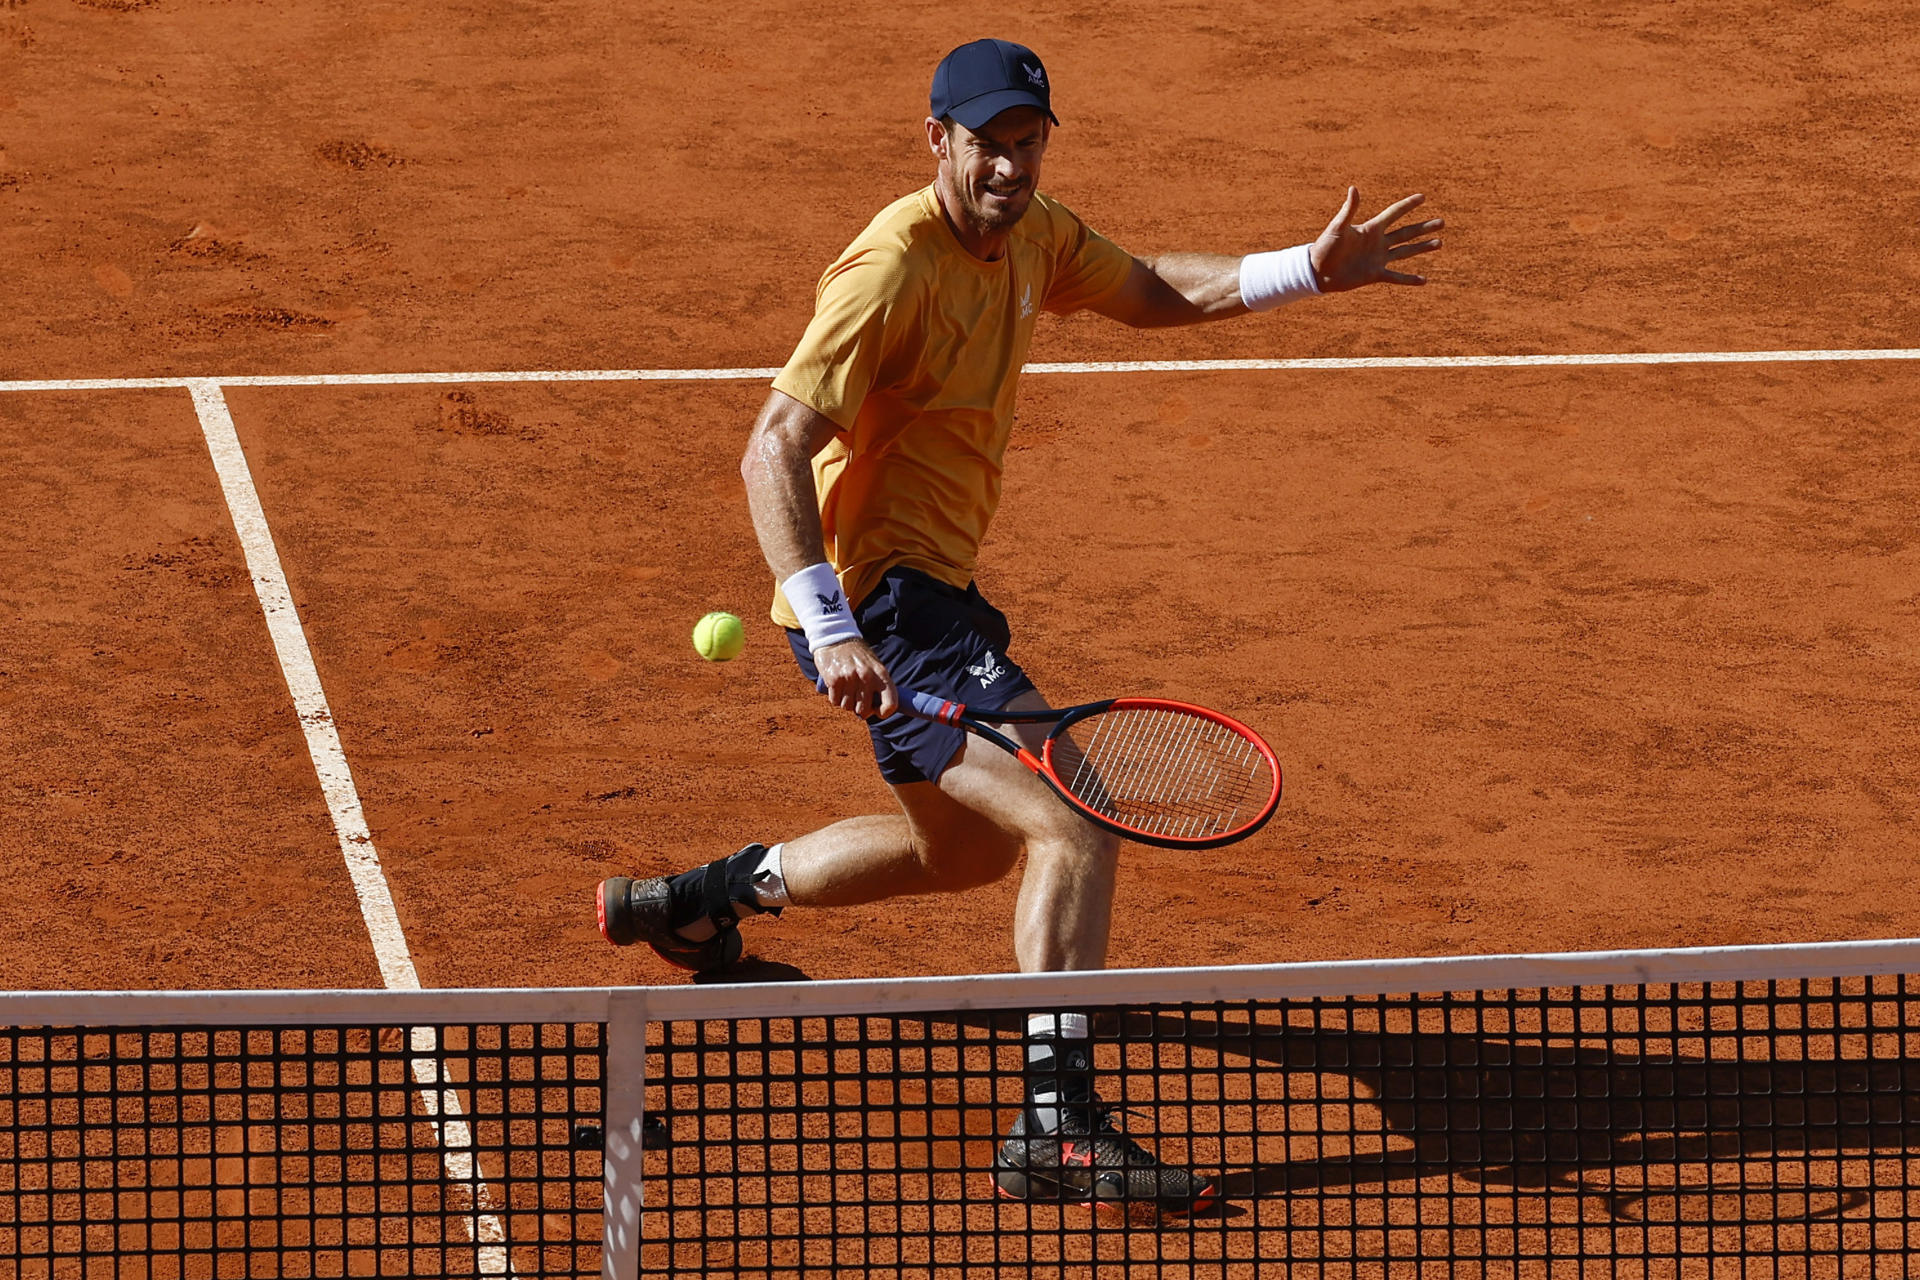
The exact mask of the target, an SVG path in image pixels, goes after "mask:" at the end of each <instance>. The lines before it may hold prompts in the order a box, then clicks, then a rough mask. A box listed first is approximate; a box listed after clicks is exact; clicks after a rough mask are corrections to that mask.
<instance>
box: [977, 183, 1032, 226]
mask: <svg viewBox="0 0 1920 1280" xmlns="http://www.w3.org/2000/svg"><path fill="white" fill-rule="evenodd" d="M1021 194H1022V196H1023V197H1024V199H1022V200H1020V201H1019V202H1018V203H1017V204H1016V203H1012V202H1009V203H1006V204H999V203H997V202H996V203H993V204H989V203H988V201H987V199H986V197H985V196H984V195H981V196H979V197H975V198H971V199H968V200H967V201H966V215H967V221H968V222H970V223H972V224H973V229H974V230H975V231H979V232H983V233H986V234H989V235H991V234H995V233H998V232H1002V231H1008V230H1011V229H1012V228H1013V227H1014V226H1015V225H1016V224H1018V223H1019V221H1020V219H1022V218H1024V217H1026V215H1027V210H1028V209H1029V208H1031V207H1032V206H1033V188H1032V187H1027V188H1025V189H1024V190H1023V191H1022V192H1021Z"/></svg>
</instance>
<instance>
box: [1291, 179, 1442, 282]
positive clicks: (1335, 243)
mask: <svg viewBox="0 0 1920 1280" xmlns="http://www.w3.org/2000/svg"><path fill="white" fill-rule="evenodd" d="M1426 201H1427V198H1426V197H1425V196H1418V195H1416V196H1408V197H1406V198H1405V199H1404V200H1396V201H1394V202H1393V203H1392V204H1390V205H1388V206H1387V207H1386V208H1385V209H1383V210H1381V211H1380V213H1379V214H1378V215H1376V216H1375V217H1372V218H1369V219H1368V220H1367V221H1365V222H1362V223H1360V224H1359V225H1358V226H1355V225H1353V215H1354V214H1356V213H1358V212H1359V211H1360V188H1358V187H1348V188H1347V202H1346V203H1345V204H1343V205H1341V206H1340V212H1339V213H1336V214H1335V215H1334V216H1333V221H1332V222H1329V223H1328V224H1327V229H1326V230H1325V231H1322V232H1321V233H1320V238H1319V239H1318V240H1315V241H1314V242H1313V247H1312V248H1311V249H1310V250H1309V251H1308V254H1309V257H1310V258H1311V259H1312V262H1313V276H1314V282H1315V283H1316V284H1318V285H1319V286H1320V292H1322V293H1345V292H1346V291H1347V290H1349V289H1358V288H1360V287H1361V286H1362V285H1369V284H1380V283H1382V282H1384V283H1387V284H1425V283H1426V282H1427V278H1426V277H1425V276H1418V275H1413V274H1411V273H1409V272H1405V271H1395V270H1393V269H1392V268H1391V267H1389V266H1388V264H1389V263H1393V262H1398V261H1400V260H1401V259H1402V258H1411V257H1413V256H1414V255H1415V254H1421V253H1432V252H1433V251H1434V250H1435V249H1438V248H1439V247H1440V241H1439V240H1438V239H1437V238H1435V239H1430V240H1422V239H1420V237H1421V236H1424V235H1427V234H1429V233H1430V232H1434V231H1438V230H1439V229H1440V228H1441V227H1442V226H1443V225H1444V224H1443V223H1442V222H1441V220H1440V219H1439V218H1433V219H1430V220H1428V221H1426V222H1416V223H1413V224H1411V225H1409V226H1405V227H1395V226H1394V225H1393V224H1394V223H1396V222H1398V221H1399V220H1400V219H1402V218H1404V217H1406V216H1407V214H1409V213H1411V212H1412V211H1413V210H1415V209H1417V208H1419V207H1420V206H1421V205H1423V204H1425V203H1426Z"/></svg>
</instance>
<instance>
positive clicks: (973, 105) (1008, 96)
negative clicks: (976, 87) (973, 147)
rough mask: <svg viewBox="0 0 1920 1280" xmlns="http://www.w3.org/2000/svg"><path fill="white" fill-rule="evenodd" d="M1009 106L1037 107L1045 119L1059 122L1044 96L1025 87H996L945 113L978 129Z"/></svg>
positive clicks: (970, 127) (968, 126)
mask: <svg viewBox="0 0 1920 1280" xmlns="http://www.w3.org/2000/svg"><path fill="white" fill-rule="evenodd" d="M1009 107H1038V108H1040V110H1041V111H1043V112H1045V113H1046V117H1047V119H1049V120H1051V121H1053V122H1054V123H1055V124H1059V123H1060V117H1058V116H1056V115H1054V114H1053V108H1052V107H1049V106H1048V105H1047V100H1046V99H1045V98H1043V97H1041V96H1040V95H1039V94H1037V93H1028V92H1027V91H1026V90H1025V89H996V90H995V91H994V92H992V93H983V94H981V95H980V96H979V97H977V98H969V99H968V100H967V101H965V102H962V103H960V104H959V105H958V106H956V107H954V108H953V109H952V110H950V111H948V112H947V114H948V115H950V116H952V117H953V118H954V119H955V120H958V121H959V122H960V123H961V124H963V125H965V126H967V128H969V129H978V128H979V127H980V126H981V125H983V124H985V123H986V122H987V121H989V120H991V119H993V118H994V117H995V116H997V115H999V114H1000V113H1001V112H1002V111H1005V110H1007V108H1009Z"/></svg>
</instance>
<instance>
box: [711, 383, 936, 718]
mask: <svg viewBox="0 0 1920 1280" xmlns="http://www.w3.org/2000/svg"><path fill="white" fill-rule="evenodd" d="M839 429H840V428H839V427H837V426H835V425H834V422H833V419H831V418H829V417H827V416H826V415H824V414H822V413H820V412H818V411H816V410H815V409H813V408H812V407H811V406H809V405H805V404H802V403H800V401H798V400H795V399H794V398H793V397H792V396H789V395H786V394H784V393H783V392H779V391H772V392H769V393H768V394H767V403H766V404H765V406H763V407H762V408H761V410H760V417H759V418H758V419H757V420H755V422H754V424H753V433H752V434H751V435H750V436H748V437H747V451H746V453H745V454H744V455H743V456H742V457H741V459H740V478H741V479H742V480H744V481H745V482H746V486H747V508H748V510H750V511H751V512H752V513H753V531H754V534H755V536H757V537H758V538H759V539H760V553H761V554H762V555H764V556H765V557H766V558H767V567H768V568H770V569H772V570H773V576H774V579H775V580H776V581H778V582H785V581H786V580H787V579H788V578H791V577H792V576H793V575H794V574H796V573H798V572H800V571H801V570H802V569H805V568H807V567H809V566H811V565H816V564H823V563H825V562H826V559H827V544H826V539H825V537H824V536H823V535H822V533H821V530H820V497H819V491H818V490H816V489H815V488H814V484H813V455H814V454H816V453H818V452H820V450H821V449H823V448H825V447H826V444H827V441H829V440H831V439H832V438H833V436H834V434H835V433H836V432H837V431H839ZM850 605H851V602H850ZM813 661H814V666H815V667H816V668H818V670H819V672H820V681H821V683H822V684H823V685H825V686H826V688H825V690H824V692H825V693H826V695H827V700H828V701H830V702H832V703H833V705H835V706H836V707H844V708H845V709H847V710H848V711H851V712H853V713H854V714H855V715H859V716H863V717H864V716H869V715H881V716H890V715H892V714H893V713H894V711H895V710H896V709H897V707H898V705H899V699H898V696H897V693H896V691H895V689H894V687H893V679H892V677H890V676H889V675H888V674H887V668H886V666H885V664H884V663H882V662H881V661H880V659H879V658H877V657H875V656H874V653H873V650H871V649H869V648H868V647H867V643H866V641H864V640H847V641H843V642H841V643H839V644H824V645H821V646H820V647H819V648H817V649H815V650H814V653H813Z"/></svg>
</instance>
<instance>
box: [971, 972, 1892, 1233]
mask: <svg viewBox="0 0 1920 1280" xmlns="http://www.w3.org/2000/svg"><path fill="white" fill-rule="evenodd" d="M1116 1012H1117V1013H1118V1016H1117V1017H1116V1016H1115V1013H1113V1012H1109V1013H1104V1014H1097V1015H1096V1035H1098V1033H1099V1030H1100V1029H1101V1024H1102V1023H1105V1030H1106V1031H1107V1033H1108V1038H1112V1039H1116V1040H1118V1041H1119V1042H1121V1043H1122V1044H1123V1045H1128V1044H1132V1045H1138V1044H1143V1043H1144V1044H1152V1045H1155V1046H1158V1048H1157V1049H1156V1056H1162V1057H1164V1056H1168V1055H1169V1054H1170V1051H1171V1056H1176V1057H1184V1058H1186V1060H1187V1061H1188V1062H1190V1063H1191V1064H1192V1066H1193V1069H1194V1071H1195V1073H1196V1074H1197V1075H1199V1076H1207V1075H1211V1074H1212V1073H1213V1072H1214V1071H1215V1070H1216V1069H1218V1068H1224V1069H1225V1070H1226V1071H1227V1072H1228V1073H1230V1074H1231V1073H1233V1072H1234V1071H1235V1069H1236V1063H1237V1062H1238V1063H1245V1062H1252V1063H1259V1064H1262V1065H1263V1066H1264V1067H1267V1068H1271V1069H1273V1070H1274V1071H1276V1072H1279V1073H1282V1074H1283V1075H1284V1077H1285V1078H1286V1079H1288V1080H1290V1081H1295V1082H1297V1083H1295V1084H1292V1085H1289V1086H1287V1087H1283V1088H1280V1089H1278V1090H1276V1091H1274V1093H1273V1094H1272V1095H1270V1096H1269V1095H1267V1094H1265V1093H1262V1095H1261V1100H1260V1101H1258V1102H1257V1103H1246V1102H1242V1103H1238V1104H1235V1103H1232V1102H1229V1103H1227V1104H1226V1105H1227V1106H1229V1107H1234V1106H1239V1107H1246V1106H1249V1105H1251V1106H1253V1107H1254V1108H1255V1110H1256V1114H1257V1115H1259V1116H1270V1117H1273V1118H1275V1119H1280V1118H1283V1117H1284V1121H1285V1123H1287V1124H1289V1125H1291V1126H1293V1127H1292V1128H1291V1129H1288V1128H1283V1127H1275V1128H1267V1127H1266V1126H1261V1128H1262V1132H1263V1134H1264V1135H1266V1136H1271V1137H1273V1138H1277V1139H1284V1138H1286V1137H1289V1136H1291V1137H1293V1138H1295V1139H1303V1138H1304V1139H1308V1140H1310V1142H1312V1143H1313V1144H1314V1145H1320V1144H1323V1143H1325V1142H1326V1141H1327V1140H1328V1139H1331V1140H1332V1141H1333V1142H1334V1143H1337V1144H1339V1145H1341V1146H1347V1145H1349V1143H1350V1142H1351V1140H1352V1139H1356V1138H1357V1139H1360V1142H1358V1143H1357V1144H1354V1145H1360V1146H1362V1147H1368V1148H1372V1149H1371V1150H1366V1151H1362V1152H1351V1151H1347V1152H1342V1153H1339V1154H1331V1155H1321V1156H1318V1157H1313V1158H1305V1159H1296V1158H1289V1159H1287V1160H1285V1161H1281V1162H1276V1163H1263V1164H1254V1165H1250V1166H1242V1167H1238V1168H1231V1169H1226V1170H1222V1171H1221V1172H1222V1179H1221V1182H1220V1190H1221V1194H1222V1198H1223V1201H1227V1202H1230V1201H1233V1200H1243V1201H1244V1200H1247V1199H1252V1198H1256V1197H1263V1196H1280V1195H1293V1194H1299V1193H1303V1192H1307V1193H1312V1192H1329V1191H1342V1190H1345V1191H1354V1192H1364V1191H1366V1190H1369V1189H1375V1190H1380V1189H1385V1188H1388V1187H1391V1186H1394V1185H1396V1184H1411V1183H1414V1182H1417V1181H1419V1180H1420V1179H1423V1178H1430V1177H1433V1176H1436V1175H1450V1176H1456V1177H1459V1178H1463V1179H1466V1180H1469V1181H1473V1182H1478V1183H1480V1184H1482V1185H1484V1186H1488V1187H1500V1188H1507V1189H1510V1190H1512V1191H1516V1192H1543V1191H1548V1190H1551V1189H1561V1190H1565V1189H1576V1190H1585V1189H1587V1188H1588V1183H1587V1181H1586V1180H1587V1179H1588V1178H1590V1177H1592V1176H1593V1175H1594V1174H1595V1173H1597V1172H1598V1171H1602V1170H1616V1169H1626V1170H1628V1171H1630V1173H1631V1174H1632V1175H1633V1176H1630V1177H1629V1178H1627V1179H1626V1180H1625V1181H1626V1182H1627V1183H1628V1184H1629V1185H1628V1186H1627V1188H1626V1189H1624V1190H1622V1191H1619V1192H1615V1191H1613V1190H1612V1179H1607V1180H1605V1185H1602V1186H1595V1187H1593V1188H1592V1190H1593V1191H1594V1192H1595V1193H1596V1194H1601V1195H1605V1196H1606V1197H1607V1198H1608V1199H1609V1201H1610V1202H1611V1208H1612V1211H1613V1216H1614V1217H1615V1218H1616V1219H1620V1220H1631V1219H1633V1218H1635V1217H1636V1216H1637V1215H1638V1214H1639V1213H1640V1212H1642V1209H1643V1206H1642V1204H1641V1202H1642V1201H1644V1200H1646V1198H1647V1197H1648V1195H1650V1194H1652V1193H1653V1192H1654V1191H1656V1190H1658V1189H1657V1188H1654V1187H1649V1186H1645V1185H1644V1183H1645V1179H1646V1171H1647V1170H1648V1169H1649V1168H1650V1167H1651V1168H1659V1167H1661V1166H1666V1167H1669V1168H1671V1167H1674V1166H1685V1165H1696V1166H1697V1165H1704V1164H1706V1163H1709V1162H1715V1161H1739V1160H1749V1159H1755V1158H1760V1157H1791V1158H1796V1159H1802V1160H1804V1159H1820V1158H1848V1159H1866V1158H1868V1157H1874V1156H1881V1155H1887V1154H1893V1153H1899V1154H1903V1155H1911V1154H1920V1062H1917V1061H1909V1060H1903V1059H1896V1058H1891V1057H1879V1058H1860V1059H1852V1058H1850V1059H1844V1060H1838V1061H1821V1060H1805V1061H1802V1060H1788V1059H1784V1058H1779V1059H1777V1058H1771V1057H1765V1056H1760V1050H1759V1049H1758V1048H1757V1046H1758V1045H1759V1044H1763V1043H1765V1042H1767V1040H1768V1038H1769V1036H1770V1034H1771V1033H1758V1034H1754V1035H1751V1036H1748V1037H1743V1036H1741V1035H1739V1034H1738V1033H1733V1032H1724V1033H1715V1039H1716V1041H1717V1042H1718V1043H1720V1044H1723V1045H1724V1044H1726V1043H1728V1041H1729V1039H1731V1040H1732V1041H1733V1042H1734V1043H1737V1044H1740V1045H1741V1046H1742V1047H1743V1050H1744V1056H1742V1057H1740V1058H1737V1059H1736V1058H1707V1057H1696V1056H1689V1055H1686V1054H1668V1053H1659V1052H1654V1053H1626V1052H1620V1051H1617V1050H1614V1049H1610V1048H1607V1047H1605V1046H1603V1045H1601V1044H1597V1043H1595V1041H1599V1040H1604V1039H1606V1038H1607V1036H1606V1033H1604V1032H1602V1033H1597V1034H1594V1035H1592V1036H1587V1035H1582V1036H1581V1037H1579V1038H1578V1040H1577V1041H1576V1042H1573V1043H1568V1042H1567V1041H1568V1040H1571V1039H1573V1038H1572V1037H1569V1036H1565V1035H1561V1034H1556V1035H1554V1036H1552V1037H1548V1038H1545V1040H1546V1042H1543V1038H1542V1037H1539V1036H1537V1035H1535V1036H1528V1035H1524V1034H1518V1035H1513V1036H1507V1035H1497V1034H1474V1033H1467V1032H1456V1031H1420V1032H1409V1033H1382V1032H1367V1031H1350V1030H1344V1029H1338V1028H1333V1029H1323V1028H1304V1027H1277V1026H1275V1027H1269V1026H1261V1025H1258V1024H1251V1023H1249V1022H1246V1021H1239V1020H1222V1019H1221V1018H1219V1017H1217V1016H1215V1015H1212V1014H1207V1013H1201V1012H1192V1013H1151V1012H1144V1011H1138V1010H1134V1011H1124V1012H1119V1011H1116ZM957 1021H961V1022H968V1023H972V1024H974V1025H991V1026H994V1027H996V1029H998V1030H1000V1031H1001V1032H1002V1033H1003V1034H1004V1033H1005V1032H1007V1031H1008V1030H1009V1029H1011V1030H1012V1031H1013V1032H1014V1033H1015V1034H1017V1033H1018V1023H1017V1021H1016V1022H1014V1023H1011V1024H1006V1022H1005V1020H1004V1019H1002V1018H996V1017H995V1016H993V1015H979V1014H963V1015H960V1016H959V1018H958V1019H957ZM1003 1024H1004V1025H1003ZM1783 1034H1785V1035H1799V1034H1804V1035H1806V1036H1809V1037H1812V1038H1814V1039H1816V1040H1817V1039H1818V1038H1819V1037H1820V1036H1821V1035H1822V1034H1823V1033H1821V1032H1817V1031H1816V1032H1806V1033H1798V1032H1789V1033H1783ZM1843 1034H1851V1035H1856V1036H1857V1035H1859V1034H1861V1033H1859V1032H1857V1031H1853V1032H1846V1033H1843ZM1891 1034H1892V1035H1893V1036H1894V1040H1895V1044H1894V1046H1893V1047H1894V1048H1895V1049H1898V1048H1899V1047H1900V1045H1899V1043H1898V1042H1899V1040H1900V1038H1901V1035H1900V1033H1899V1032H1893V1033H1891ZM1614 1038H1615V1039H1620V1038H1623V1037H1619V1036H1615V1037H1614ZM1655 1038H1657V1037H1655ZM1682 1038H1687V1037H1682ZM1216 1063H1217V1064H1218V1068H1216V1067H1215V1065H1214V1064H1216ZM1184 1069H1185V1068H1184V1067H1175V1068H1173V1070H1175V1071H1180V1070H1184ZM1336 1078H1338V1079H1343V1080H1344V1082H1345V1083H1344V1084H1343V1085H1330V1080H1332V1079H1336ZM1309 1082H1312V1083H1309ZM1181 1105H1183V1104H1182V1103H1181V1102H1180V1101H1178V1100H1175V1099H1169V1100H1167V1101H1165V1102H1163V1103H1161V1106H1162V1107H1163V1108H1173V1109H1178V1108H1179V1107H1180V1106H1181ZM1193 1105H1194V1107H1195V1108H1196V1109H1197V1110H1200V1111H1202V1112H1213V1111H1215V1110H1216V1108H1217V1107H1218V1105H1219V1104H1216V1103H1214V1102H1212V1101H1205V1102H1196V1103H1194V1104H1193ZM1370 1111H1371V1112H1377V1114H1378V1116H1379V1120H1378V1121H1377V1122H1376V1121H1373V1120H1371V1118H1370V1116H1369V1114H1368V1113H1369V1112H1370ZM1302 1121H1306V1122H1307V1123H1306V1124H1305V1127H1300V1126H1301V1123H1302ZM1370 1135H1371V1137H1370ZM1389 1137H1397V1138H1399V1139H1401V1141H1399V1142H1386V1141H1380V1139H1383V1138H1389ZM1686 1189H1687V1188H1681V1190H1686ZM1665 1190H1666V1191H1667V1192H1669V1193H1671V1192H1673V1190H1674V1188H1672V1187H1668V1188H1666V1189H1665ZM1781 1190H1782V1191H1783V1192H1785V1191H1791V1194H1789V1195H1788V1197H1787V1198H1788V1199H1793V1198H1794V1197H1795V1196H1797V1197H1798V1199H1797V1201H1796V1203H1797V1204H1798V1206H1799V1207H1798V1209H1797V1210H1794V1211H1791V1212H1789V1213H1786V1214H1783V1213H1782V1207H1776V1209H1775V1211H1774V1215H1773V1220H1775V1221H1780V1220H1783V1217H1784V1216H1791V1217H1798V1218H1831V1217H1835V1216H1838V1215H1839V1214H1841V1213H1844V1212H1846V1211H1847V1210H1849V1209H1852V1208H1856V1207H1858V1206H1860V1205H1862V1204H1864V1203H1865V1202H1866V1199H1867V1197H1868V1193H1867V1192H1865V1191H1862V1190H1859V1189H1857V1188H1844V1187H1840V1186H1834V1187H1824V1188H1813V1189H1809V1188H1799V1189H1789V1188H1782V1189H1781ZM1816 1191H1817V1192H1818V1194H1815V1192H1816ZM1228 1212H1231V1210H1228Z"/></svg>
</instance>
